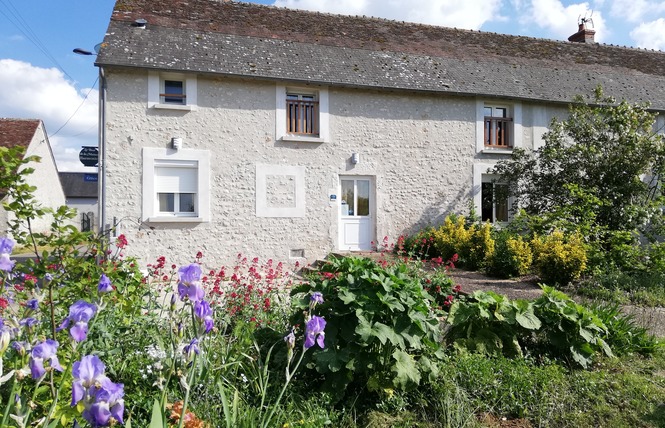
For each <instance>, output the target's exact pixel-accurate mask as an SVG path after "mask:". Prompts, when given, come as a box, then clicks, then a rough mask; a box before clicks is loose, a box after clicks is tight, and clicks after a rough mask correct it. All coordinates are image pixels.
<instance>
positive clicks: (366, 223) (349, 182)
mask: <svg viewBox="0 0 665 428" xmlns="http://www.w3.org/2000/svg"><path fill="white" fill-rule="evenodd" d="M339 194H340V196H341V197H340V213H339V249H340V250H347V251H367V250H371V249H372V241H373V240H374V206H375V203H374V183H373V180H372V178H371V177H352V176H342V177H340V192H339Z"/></svg>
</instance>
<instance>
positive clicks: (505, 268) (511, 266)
mask: <svg viewBox="0 0 665 428" xmlns="http://www.w3.org/2000/svg"><path fill="white" fill-rule="evenodd" d="M532 262H533V254H532V252H531V246H530V245H529V243H528V242H526V241H524V239H523V238H522V237H521V236H519V235H518V236H512V235H511V234H510V233H508V232H506V231H499V232H496V233H495V237H494V253H493V254H492V257H490V258H489V260H488V263H487V266H486V268H485V269H486V271H487V273H488V274H489V275H492V276H496V277H499V278H512V277H515V276H521V275H526V274H527V273H528V272H529V269H531V263H532Z"/></svg>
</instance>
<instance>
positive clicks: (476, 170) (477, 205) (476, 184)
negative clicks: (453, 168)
mask: <svg viewBox="0 0 665 428" xmlns="http://www.w3.org/2000/svg"><path fill="white" fill-rule="evenodd" d="M494 166H495V164H492V163H475V164H473V189H472V198H473V207H474V209H475V210H476V213H477V215H478V217H481V216H482V212H483V199H482V198H483V183H488V182H491V181H492V180H493V179H494V178H497V176H496V175H493V174H490V173H489V171H490V170H491V169H493V168H494ZM514 207H515V198H512V197H510V198H508V222H510V220H512V218H513V208H514ZM492 209H493V210H494V212H495V213H496V205H495V206H494V207H493V208H492ZM493 217H496V215H493ZM505 223H506V222H504V221H500V222H493V224H499V225H501V224H505Z"/></svg>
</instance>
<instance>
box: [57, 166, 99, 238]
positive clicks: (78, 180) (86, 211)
mask: <svg viewBox="0 0 665 428" xmlns="http://www.w3.org/2000/svg"><path fill="white" fill-rule="evenodd" d="M58 175H59V176H60V183H61V184H62V189H63V191H64V192H65V202H66V204H67V206H68V207H69V208H74V209H75V210H77V211H78V218H77V223H78V225H77V226H78V228H79V230H82V231H93V230H97V229H98V227H99V225H98V223H97V221H96V219H97V213H98V212H99V204H98V198H97V195H98V193H99V185H98V174H97V173H89V172H61V173H59V174H58Z"/></svg>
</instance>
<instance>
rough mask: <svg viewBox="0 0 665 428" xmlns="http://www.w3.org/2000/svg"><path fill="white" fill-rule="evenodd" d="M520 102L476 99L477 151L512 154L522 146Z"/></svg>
mask: <svg viewBox="0 0 665 428" xmlns="http://www.w3.org/2000/svg"><path fill="white" fill-rule="evenodd" d="M522 132H523V131H522V104H521V103H520V102H507V101H505V102H496V101H492V100H482V99H479V100H477V101H476V152H477V153H505V154H510V153H511V152H512V150H513V149H515V148H521V147H522Z"/></svg>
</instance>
